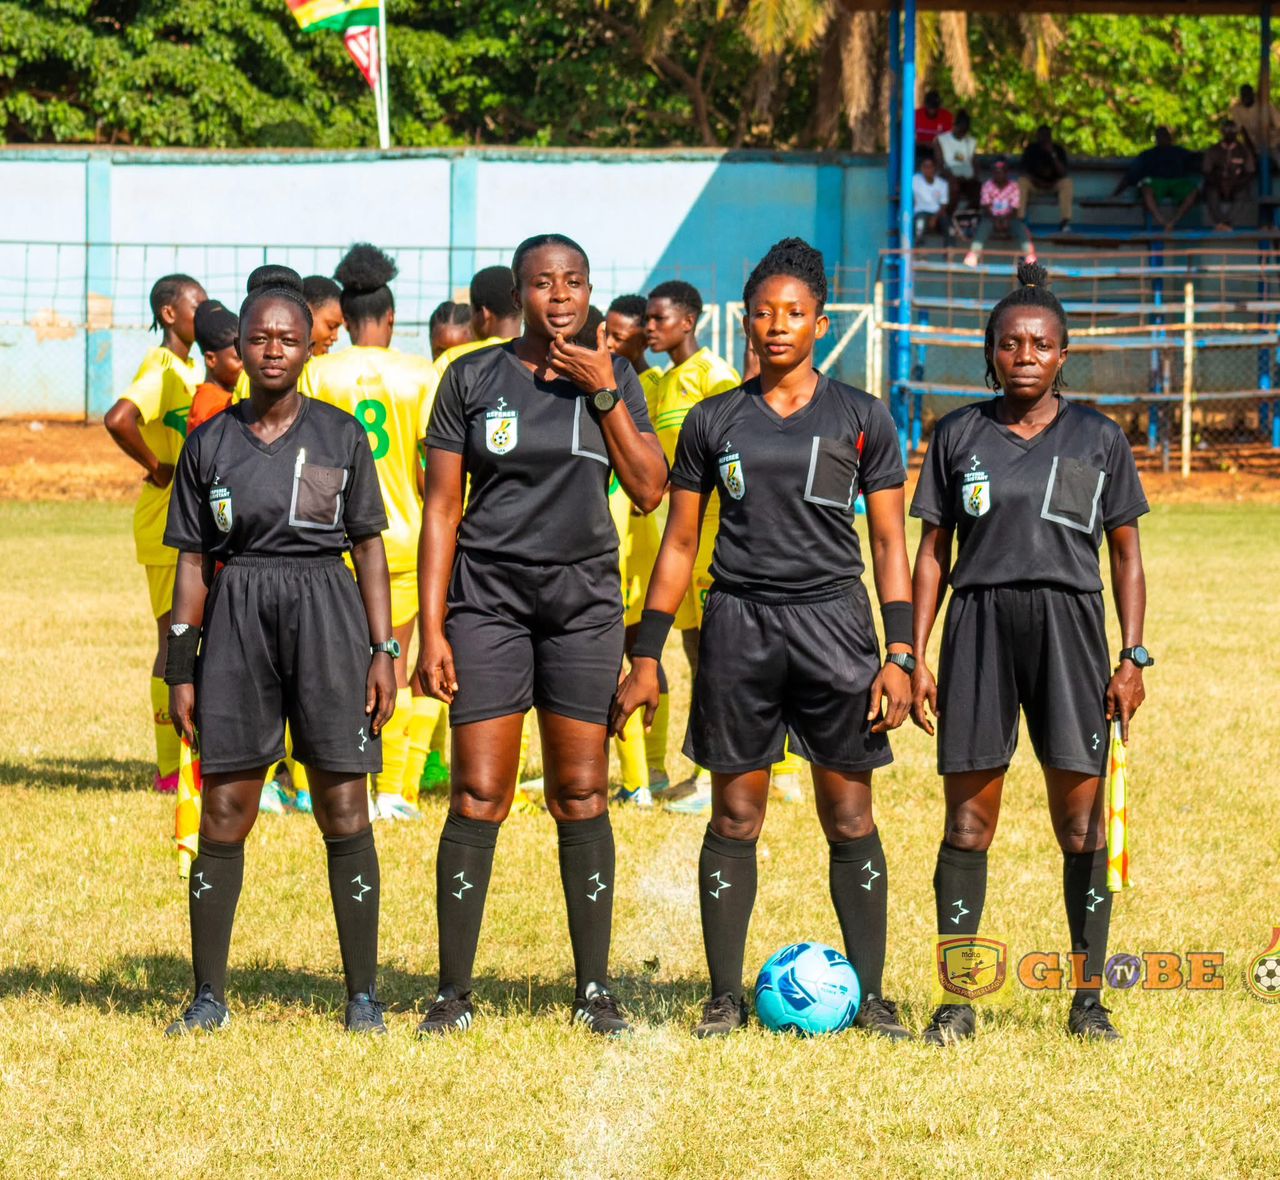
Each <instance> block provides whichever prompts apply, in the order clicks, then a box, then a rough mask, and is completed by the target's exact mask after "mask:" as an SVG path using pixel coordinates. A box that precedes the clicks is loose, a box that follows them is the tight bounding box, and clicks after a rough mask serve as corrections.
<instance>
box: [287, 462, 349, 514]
mask: <svg viewBox="0 0 1280 1180" xmlns="http://www.w3.org/2000/svg"><path fill="white" fill-rule="evenodd" d="M306 460H307V452H306V451H299V452H298V459H297V462H295V463H294V465H293V499H292V500H291V501H290V503H289V523H290V524H291V525H293V527H294V528H296V529H335V528H337V527H338V522H339V521H340V520H341V519H342V490H343V488H345V487H346V486H347V471H346V468H345V467H322V466H320V464H318V463H308V462H307V461H306Z"/></svg>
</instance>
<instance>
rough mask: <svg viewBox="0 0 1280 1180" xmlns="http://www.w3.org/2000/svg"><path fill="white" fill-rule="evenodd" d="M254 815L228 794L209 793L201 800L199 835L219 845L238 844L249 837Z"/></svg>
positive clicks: (252, 811)
mask: <svg viewBox="0 0 1280 1180" xmlns="http://www.w3.org/2000/svg"><path fill="white" fill-rule="evenodd" d="M255 814H256V812H255V811H254V810H253V809H252V808H250V807H247V806H245V805H244V804H243V802H242V801H241V800H239V799H236V798H235V797H234V796H232V795H231V794H230V793H229V792H226V791H217V792H209V793H208V795H207V797H206V798H205V799H204V800H202V807H201V810H200V835H201V836H204V837H206V838H207V839H209V840H216V841H217V842H218V843H219V844H239V843H241V842H242V841H243V840H244V839H245V838H246V837H247V836H248V835H249V831H250V829H251V828H252V827H253V820H254V816H255Z"/></svg>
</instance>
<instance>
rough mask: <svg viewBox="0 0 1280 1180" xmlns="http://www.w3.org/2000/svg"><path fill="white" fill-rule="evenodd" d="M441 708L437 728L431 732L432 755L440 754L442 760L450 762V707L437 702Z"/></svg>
mask: <svg viewBox="0 0 1280 1180" xmlns="http://www.w3.org/2000/svg"><path fill="white" fill-rule="evenodd" d="M437 703H438V704H439V706H440V714H439V717H438V719H437V720H436V727H435V729H433V730H432V731H431V751H430V752H431V753H432V754H439V755H440V757H441V758H443V759H445V761H448V759H449V706H448V705H446V704H445V703H444V702H443V701H439V702H437Z"/></svg>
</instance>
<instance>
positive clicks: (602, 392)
mask: <svg viewBox="0 0 1280 1180" xmlns="http://www.w3.org/2000/svg"><path fill="white" fill-rule="evenodd" d="M592 401H594V402H595V406H596V409H597V410H599V411H600V412H601V413H604V412H605V411H607V410H612V409H613V407H614V406H616V405H617V404H618V395H617V394H616V393H614V392H613V390H612V389H599V390H597V391H596V392H595V394H594V396H593V397H592Z"/></svg>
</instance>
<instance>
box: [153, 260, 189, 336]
mask: <svg viewBox="0 0 1280 1180" xmlns="http://www.w3.org/2000/svg"><path fill="white" fill-rule="evenodd" d="M198 286H200V284H199V283H198V282H196V280H195V279H193V278H192V277H191V276H190V275H184V274H173V275H164V276H163V277H162V278H158V279H156V281H155V282H154V283H153V284H152V286H151V298H150V304H151V331H153V332H154V331H155V330H156V329H157V328H158V327H160V310H161V308H165V307H170V306H172V305H173V304H174V303H175V302H176V301H177V299H178V296H179V295H181V294H182V292H183V291H185V290H186V289H187V288H188V287H198Z"/></svg>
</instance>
